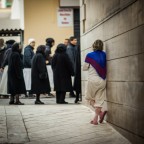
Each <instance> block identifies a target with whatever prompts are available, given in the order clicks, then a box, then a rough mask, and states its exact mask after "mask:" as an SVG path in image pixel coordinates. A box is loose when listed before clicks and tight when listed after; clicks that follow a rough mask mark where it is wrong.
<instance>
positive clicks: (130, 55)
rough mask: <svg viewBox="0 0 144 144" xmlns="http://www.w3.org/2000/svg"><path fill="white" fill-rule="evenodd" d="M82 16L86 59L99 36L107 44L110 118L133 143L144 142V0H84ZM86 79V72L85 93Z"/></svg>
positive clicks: (85, 75)
mask: <svg viewBox="0 0 144 144" xmlns="http://www.w3.org/2000/svg"><path fill="white" fill-rule="evenodd" d="M84 7H85V8H86V11H85V13H86V15H84ZM81 16H82V18H81V49H82V51H81V54H82V61H84V58H85V55H86V54H87V52H88V51H90V50H91V49H90V47H91V45H92V43H93V42H94V41H95V40H96V39H102V40H103V41H104V44H105V49H106V52H107V103H108V117H107V118H108V119H107V120H108V122H109V123H111V124H112V125H113V126H116V128H117V129H118V130H119V131H120V132H121V133H122V134H123V135H124V136H125V137H127V138H128V139H130V140H131V142H132V143H133V144H136V143H138V144H143V143H144V36H143V33H144V1H143V0H90V1H89V0H81ZM83 31H84V33H83ZM86 78H87V73H85V72H82V86H83V92H84V89H85V85H86V83H87V79H86ZM83 95H84V93H83Z"/></svg>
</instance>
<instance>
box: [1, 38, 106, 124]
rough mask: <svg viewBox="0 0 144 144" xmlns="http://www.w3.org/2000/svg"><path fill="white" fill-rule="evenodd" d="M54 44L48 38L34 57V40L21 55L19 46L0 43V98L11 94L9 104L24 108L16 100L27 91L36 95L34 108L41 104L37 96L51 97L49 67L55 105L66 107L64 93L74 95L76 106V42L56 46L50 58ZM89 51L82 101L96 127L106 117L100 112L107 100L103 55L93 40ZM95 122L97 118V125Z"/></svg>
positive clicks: (78, 91)
mask: <svg viewBox="0 0 144 144" xmlns="http://www.w3.org/2000/svg"><path fill="white" fill-rule="evenodd" d="M54 43H55V41H54V39H53V38H47V39H46V45H39V46H38V47H37V50H36V53H35V54H34V52H33V50H34V46H35V40H34V39H29V41H28V46H27V47H26V48H25V49H24V55H22V54H21V52H22V47H21V45H20V44H19V43H16V42H15V41H13V40H10V41H7V47H5V46H4V41H3V39H0V66H1V71H5V73H3V75H0V93H1V94H2V93H3V91H4V89H6V88H7V89H6V92H7V93H9V94H11V98H10V102H9V104H17V105H23V103H21V102H20V100H19V96H20V94H26V90H27V91H29V92H30V93H31V94H36V101H35V104H44V103H43V102H42V101H41V100H40V94H44V93H47V94H51V93H50V92H51V86H50V81H49V79H50V78H49V75H48V69H47V66H51V68H52V71H53V76H52V79H53V82H54V91H56V103H57V104H68V102H66V101H65V96H66V92H70V95H71V96H74V91H75V92H76V99H75V103H78V102H79V96H80V94H81V60H80V59H81V58H80V47H79V46H78V45H77V38H76V37H70V38H69V40H68V39H66V40H65V42H64V44H62V43H61V44H58V46H57V47H56V50H55V54H54V55H53V56H51V48H52V47H53V46H54ZM92 48H93V51H92V52H90V53H88V54H87V55H86V58H85V63H84V65H83V71H88V83H87V86H86V93H85V99H86V100H87V102H88V103H89V104H90V105H91V106H92V107H93V108H94V110H95V116H94V118H93V120H92V121H91V124H94V125H97V124H98V122H99V123H102V122H103V119H104V117H105V115H106V113H107V111H102V108H103V106H104V101H105V99H106V53H105V52H104V51H103V42H102V41H101V40H96V41H95V42H94V43H93V45H92ZM23 69H24V70H23ZM4 77H7V78H4ZM72 79H73V82H72ZM3 82H5V83H3ZM72 83H73V84H72ZM7 90H8V91H7ZM98 118H100V120H99V121H98Z"/></svg>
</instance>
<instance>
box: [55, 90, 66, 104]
mask: <svg viewBox="0 0 144 144" xmlns="http://www.w3.org/2000/svg"><path fill="white" fill-rule="evenodd" d="M65 95H66V92H64V91H56V103H62V102H65Z"/></svg>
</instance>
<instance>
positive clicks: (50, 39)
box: [45, 38, 55, 47]
mask: <svg viewBox="0 0 144 144" xmlns="http://www.w3.org/2000/svg"><path fill="white" fill-rule="evenodd" d="M45 41H46V45H48V46H50V47H52V43H54V42H55V40H54V39H53V38H47V39H46V40H45Z"/></svg>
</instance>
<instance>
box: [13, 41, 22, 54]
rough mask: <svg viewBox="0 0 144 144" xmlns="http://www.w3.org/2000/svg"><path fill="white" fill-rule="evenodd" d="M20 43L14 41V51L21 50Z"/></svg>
mask: <svg viewBox="0 0 144 144" xmlns="http://www.w3.org/2000/svg"><path fill="white" fill-rule="evenodd" d="M19 49H20V43H17V42H16V43H14V44H13V45H12V51H13V52H19V51H20V50H19Z"/></svg>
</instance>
